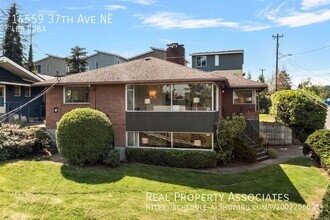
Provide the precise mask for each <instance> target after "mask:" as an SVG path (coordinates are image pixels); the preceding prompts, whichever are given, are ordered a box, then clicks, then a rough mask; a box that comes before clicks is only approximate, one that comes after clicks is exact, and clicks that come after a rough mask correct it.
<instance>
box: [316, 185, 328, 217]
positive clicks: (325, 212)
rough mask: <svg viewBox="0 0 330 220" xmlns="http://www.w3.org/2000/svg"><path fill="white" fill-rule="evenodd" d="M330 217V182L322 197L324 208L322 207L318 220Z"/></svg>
mask: <svg viewBox="0 0 330 220" xmlns="http://www.w3.org/2000/svg"><path fill="white" fill-rule="evenodd" d="M329 217H330V184H329V185H328V190H327V192H326V193H325V195H324V197H323V199H322V208H321V209H320V215H319V217H318V220H329Z"/></svg>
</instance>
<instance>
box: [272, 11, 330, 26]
mask: <svg viewBox="0 0 330 220" xmlns="http://www.w3.org/2000/svg"><path fill="white" fill-rule="evenodd" d="M329 20H330V9H325V10H318V11H315V12H294V13H292V14H291V15H287V16H279V17H277V18H274V20H273V21H274V22H275V23H277V24H278V25H280V26H288V27H301V26H306V25H311V24H316V23H320V22H326V21H329Z"/></svg>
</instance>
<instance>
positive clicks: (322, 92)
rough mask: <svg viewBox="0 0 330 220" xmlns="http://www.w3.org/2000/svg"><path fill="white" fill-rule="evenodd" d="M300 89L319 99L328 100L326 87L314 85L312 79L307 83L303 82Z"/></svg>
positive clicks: (299, 86)
mask: <svg viewBox="0 0 330 220" xmlns="http://www.w3.org/2000/svg"><path fill="white" fill-rule="evenodd" d="M298 88H299V89H303V90H305V91H307V92H309V93H311V94H312V95H314V96H318V97H317V98H320V99H326V98H327V97H326V87H325V86H322V85H313V83H312V82H311V79H310V78H308V79H307V80H306V81H302V82H301V83H300V84H299V85H298Z"/></svg>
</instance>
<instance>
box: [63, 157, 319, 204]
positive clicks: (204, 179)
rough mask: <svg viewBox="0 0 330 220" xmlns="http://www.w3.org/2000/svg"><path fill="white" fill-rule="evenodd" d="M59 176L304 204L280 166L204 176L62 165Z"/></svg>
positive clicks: (135, 168)
mask: <svg viewBox="0 0 330 220" xmlns="http://www.w3.org/2000/svg"><path fill="white" fill-rule="evenodd" d="M287 164H289V165H296V166H306V167H309V166H313V165H312V163H311V162H310V161H307V160H305V159H302V158H296V159H293V160H290V161H288V162H287ZM61 173H62V175H63V176H64V177H65V178H67V179H69V180H73V181H75V182H78V183H87V184H103V183H114V182H117V181H120V180H121V179H123V178H124V177H127V176H128V177H138V178H142V179H146V180H152V181H157V182H162V183H167V184H174V185H181V186H187V187H191V188H192V189H195V190H200V189H206V190H212V191H217V192H223V193H231V192H232V193H234V194H253V195H256V194H265V195H266V194H288V195H289V199H290V201H291V202H295V203H300V204H305V201H304V199H303V198H302V196H301V195H300V193H299V192H298V190H297V189H296V188H295V186H294V185H293V183H292V182H291V181H290V179H289V177H288V176H287V174H286V173H285V172H284V170H283V169H282V167H281V166H280V165H274V166H271V167H266V168H262V169H258V170H254V171H248V172H244V173H239V174H215V173H204V172H198V171H191V170H185V169H176V168H167V167H158V166H150V165H143V164H124V165H121V166H120V167H119V168H116V169H110V168H105V167H86V168H78V167H74V166H70V165H63V166H62V167H61ZM296 175H297V176H298V175H300V174H299V173H297V174H296ZM132 187H134V182H133V183H132ZM147 187H148V186H147V185H146V190H148V191H152V190H153V189H152V188H149V189H148V188H147ZM155 193H157V192H155ZM210 193H213V192H210Z"/></svg>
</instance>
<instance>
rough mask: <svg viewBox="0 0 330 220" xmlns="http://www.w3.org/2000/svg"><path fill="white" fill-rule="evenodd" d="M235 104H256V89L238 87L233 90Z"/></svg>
mask: <svg viewBox="0 0 330 220" xmlns="http://www.w3.org/2000/svg"><path fill="white" fill-rule="evenodd" d="M233 103H234V104H255V103H256V91H255V90H252V89H236V90H234V91H233Z"/></svg>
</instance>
